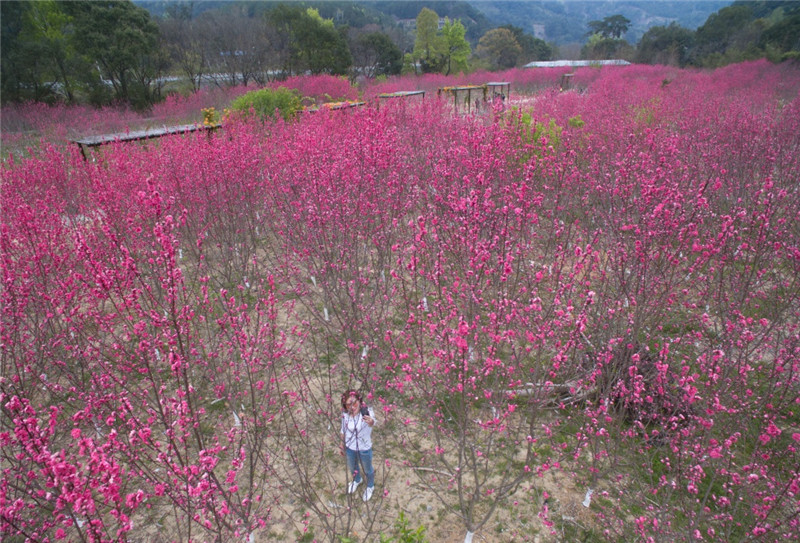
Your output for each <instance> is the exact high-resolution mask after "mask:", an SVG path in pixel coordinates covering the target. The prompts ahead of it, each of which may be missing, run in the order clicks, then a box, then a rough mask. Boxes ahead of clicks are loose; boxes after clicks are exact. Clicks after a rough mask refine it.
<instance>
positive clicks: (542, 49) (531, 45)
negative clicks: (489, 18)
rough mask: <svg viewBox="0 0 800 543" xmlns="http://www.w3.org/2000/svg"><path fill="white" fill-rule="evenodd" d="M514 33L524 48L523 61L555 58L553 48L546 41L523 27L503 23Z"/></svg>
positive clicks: (504, 26)
mask: <svg viewBox="0 0 800 543" xmlns="http://www.w3.org/2000/svg"><path fill="white" fill-rule="evenodd" d="M498 28H505V29H506V30H508V31H509V32H511V33H512V34H513V35H514V39H515V40H517V43H518V44H519V46H520V47H521V48H522V61H523V62H533V61H536V60H550V59H552V58H553V48H552V47H551V46H550V45H548V44H547V42H546V41H544V40H540V39H539V38H535V37H533V36H531V35H530V34H526V33H525V32H524V31H523V30H522V28H520V27H518V26H514V25H502V26H499V27H498Z"/></svg>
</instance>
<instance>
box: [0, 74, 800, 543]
mask: <svg viewBox="0 0 800 543" xmlns="http://www.w3.org/2000/svg"><path fill="white" fill-rule="evenodd" d="M591 78H592V81H591V83H590V84H588V90H587V92H585V93H583V94H578V93H574V92H565V93H556V92H552V93H545V94H542V95H540V96H539V97H538V98H537V101H536V105H535V108H534V109H533V111H532V112H531V116H532V117H533V119H534V121H533V122H531V120H530V119H529V118H528V117H525V116H523V115H521V112H516V111H513V110H508V111H505V112H503V111H500V110H496V111H494V112H493V113H491V114H487V115H484V116H480V117H464V116H458V115H454V114H453V113H452V112H451V111H449V109H448V105H447V104H445V103H441V102H438V101H437V100H435V99H431V100H425V101H422V102H420V103H416V104H412V103H408V104H403V103H395V104H394V105H392V104H386V105H385V106H382V107H381V108H380V109H378V108H372V107H365V108H361V109H358V110H348V111H344V112H326V113H319V114H316V115H314V116H313V117H311V116H309V117H306V118H302V119H300V120H298V121H296V122H294V123H284V122H282V121H274V122H269V123H266V124H261V123H256V122H253V123H249V122H245V121H242V122H239V123H236V124H231V125H228V126H226V127H225V128H224V129H223V130H222V131H220V132H218V133H215V134H212V135H202V136H200V137H174V138H167V139H163V140H162V141H160V142H159V143H158V144H156V145H148V146H136V145H127V146H125V145H116V146H111V147H108V148H106V149H104V150H102V151H100V152H99V153H98V154H97V155H96V156H95V158H96V160H95V161H92V162H85V161H83V159H82V158H81V157H80V155H79V154H78V153H77V152H75V150H71V151H64V150H62V149H59V148H57V147H51V146H46V145H45V146H43V147H42V148H41V149H40V150H39V151H38V152H37V153H36V154H35V156H32V157H31V158H27V159H24V160H20V159H9V160H8V161H7V162H6V163H4V165H3V168H2V173H3V180H2V184H3V187H2V188H3V190H2V209H3V215H2V230H1V231H0V236H1V237H0V242H1V243H2V272H3V288H2V291H1V292H0V296H2V298H1V299H2V305H3V313H2V315H3V316H2V328H1V329H0V349H2V350H1V351H0V355H1V356H2V359H1V360H0V363H1V364H2V376H1V377H0V408H2V418H1V419H0V425H1V426H0V444H2V453H0V454H2V463H1V464H0V469H2V482H0V523H1V524H0V534H2V536H3V537H4V538H6V537H8V538H11V539H12V540H13V539H14V538H18V539H20V540H25V539H28V540H31V541H54V540H59V539H65V540H87V541H113V540H125V539H127V538H129V537H131V538H132V537H134V536H135V537H136V538H142V537H145V538H151V539H153V540H155V539H159V538H160V539H162V540H181V541H188V540H197V541H204V540H220V541H227V540H243V541H258V540H268V539H269V538H270V537H279V536H283V537H292V535H291V534H295V535H297V536H298V537H300V534H301V533H310V534H313V537H315V538H317V539H319V540H327V541H336V540H337V538H338V537H340V536H346V537H351V538H355V537H357V538H360V540H373V539H375V538H377V536H378V534H389V533H391V532H392V530H393V528H392V525H393V522H394V520H395V517H396V515H395V514H394V513H393V511H394V510H393V509H392V507H390V506H391V505H392V504H395V503H398V502H399V503H403V497H402V496H398V495H396V494H397V493H398V492H399V491H397V492H396V491H395V489H398V488H400V487H401V485H398V484H397V483H398V482H405V481H406V480H409V481H411V480H414V481H415V483H414V484H415V485H420V486H421V487H424V488H425V489H427V491H428V492H430V493H431V495H435V496H436V497H437V498H438V500H439V503H440V506H441V509H442V511H444V512H446V513H447V514H448V515H449V516H451V517H452V518H453V519H458V521H459V522H460V524H461V525H462V527H463V530H464V531H465V532H466V533H467V537H468V538H470V537H471V534H473V533H483V534H487V536H488V530H487V528H486V526H487V523H488V522H489V521H490V520H491V519H492V518H494V516H495V515H496V513H497V512H498V511H499V510H501V509H509V508H510V509H512V510H513V509H514V508H515V507H517V508H521V509H524V510H531V509H533V510H535V511H537V512H540V514H541V517H542V519H543V522H544V524H543V525H542V526H547V525H551V524H552V522H554V521H558V519H556V518H549V517H548V514H547V508H548V506H547V504H546V503H544V502H542V501H540V500H539V495H540V494H539V493H537V492H532V491H531V490H530V489H531V488H534V489H535V488H537V487H538V488H541V481H542V480H543V479H542V477H544V476H545V474H546V473H547V472H549V471H553V470H558V471H559V472H563V474H565V475H566V476H568V477H570V478H571V480H572V484H573V485H574V486H575V487H576V488H578V489H579V492H581V495H583V492H584V491H588V490H589V489H591V490H592V493H593V494H589V493H587V502H586V504H587V505H590V504H591V511H592V512H593V514H594V515H593V519H592V524H591V525H590V526H588V527H586V529H587V530H591V531H592V532H593V533H594V534H595V535H596V536H597V537H599V538H605V539H608V540H643V541H699V540H712V541H734V540H777V539H781V538H787V539H792V538H796V537H797V536H798V535H800V517H798V515H799V514H800V497H799V494H798V493H800V472H798V467H797V466H798V465H800V454H798V447H800V427H799V426H800V380H799V379H800V377H799V375H800V331H798V324H799V321H798V318H799V317H800V314H799V313H800V309H798V308H800V300H798V297H800V285H798V283H797V281H798V279H797V278H798V277H800V231H799V230H798V227H797V225H798V224H800V222H799V221H800V201H799V200H798V189H797V179H798V178H800V160H798V158H797V157H798V156H800V152H798V151H800V137H798V134H800V101H798V98H797V96H798V94H797V93H798V89H800V74H798V73H797V71H796V70H794V69H793V68H790V67H786V66H782V67H776V66H771V65H767V64H762V63H753V64H746V65H739V66H734V67H729V68H726V69H724V70H718V71H716V72H713V73H700V72H688V71H679V70H667V69H665V68H657V67H655V68H654V67H646V68H645V67H630V68H624V69H613V70H608V71H605V70H604V71H601V72H599V73H598V74H592V76H591ZM551 120H552V123H550V121H551ZM537 121H538V122H540V123H541V124H539V125H537V124H536V123H537ZM537 126H538V128H537ZM544 127H549V128H544ZM346 388H357V389H360V390H362V391H363V392H364V393H365V394H367V396H368V398H369V399H368V402H369V403H370V404H371V405H372V406H374V407H375V409H376V411H377V412H378V413H379V418H380V419H381V421H382V428H380V433H379V434H377V433H376V436H378V435H379V436H380V437H379V439H376V458H377V460H378V462H377V486H378V492H377V493H376V495H375V497H374V498H373V500H372V501H371V502H369V503H367V504H363V503H361V502H360V500H357V501H353V500H352V498H351V497H350V496H348V495H346V494H345V492H344V488H345V480H346V473H345V467H344V461H343V459H342V458H340V457H339V456H338V421H339V414H340V406H339V403H338V395H339V394H340V393H341V391H343V390H344V389H346ZM590 496H594V498H592V499H591V500H589V497H590ZM412 520H414V521H416V522H423V520H424V519H412ZM510 529H512V530H513V531H514V532H515V533H516V535H517V537H519V538H520V539H525V538H532V537H533V535H534V531H535V529H534V528H531V527H530V525H527V527H526V525H523V524H516V525H513V526H511V528H510ZM156 530H157V532H156Z"/></svg>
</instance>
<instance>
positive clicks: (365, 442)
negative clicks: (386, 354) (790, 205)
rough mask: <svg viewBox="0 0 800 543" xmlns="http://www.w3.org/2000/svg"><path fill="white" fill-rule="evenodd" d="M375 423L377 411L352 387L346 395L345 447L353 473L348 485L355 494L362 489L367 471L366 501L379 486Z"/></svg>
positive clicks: (343, 432)
mask: <svg viewBox="0 0 800 543" xmlns="http://www.w3.org/2000/svg"><path fill="white" fill-rule="evenodd" d="M374 425H375V412H374V411H373V410H372V408H370V407H367V406H366V405H364V402H363V400H362V398H361V395H360V394H359V393H358V392H356V391H355V390H348V391H347V392H345V393H344V394H342V430H341V431H342V450H343V451H344V453H345V454H346V455H347V471H348V473H350V474H352V476H353V479H352V481H350V484H348V485H347V493H348V494H353V493H354V492H355V491H356V489H358V486H359V485H360V484H361V483H362V482H363V481H364V479H363V477H362V473H363V474H364V475H365V476H366V478H367V489H366V490H364V494H363V495H362V497H363V499H364V501H365V502H366V501H369V499H370V498H371V497H372V492H373V491H374V489H375V469H374V468H373V467H372V427H373V426H374ZM359 468H360V469H359ZM362 470H363V471H362Z"/></svg>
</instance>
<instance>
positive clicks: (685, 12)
mask: <svg viewBox="0 0 800 543" xmlns="http://www.w3.org/2000/svg"><path fill="white" fill-rule="evenodd" d="M134 3H135V4H137V5H139V6H141V7H143V8H145V9H147V10H148V11H149V12H150V13H151V14H152V15H155V16H158V17H163V16H184V17H186V16H189V17H197V16H198V15H200V14H201V13H203V12H205V11H210V10H221V11H234V12H238V13H240V14H243V15H246V16H250V17H254V16H259V15H261V14H263V13H264V12H265V11H267V10H269V9H271V8H273V7H274V6H275V5H277V4H279V3H281V2H280V1H276V0H267V1H252V0H227V1H225V0H195V1H188V0H134ZM283 3H292V4H302V5H306V6H311V7H314V8H317V9H318V10H319V12H320V15H322V16H323V17H326V18H332V19H334V20H335V21H336V23H337V24H347V25H349V26H351V27H356V28H359V27H362V26H364V25H367V24H377V25H379V26H382V27H387V26H393V25H394V24H395V23H396V22H397V21H398V20H400V21H402V20H410V19H415V18H416V17H417V15H418V14H419V12H420V10H421V9H422V8H424V7H427V8H430V9H432V10H434V11H436V13H437V14H439V16H440V17H449V18H450V19H460V20H461V22H462V23H463V24H464V27H465V28H466V30H467V35H466V38H467V40H469V41H470V42H472V44H473V45H474V44H476V43H477V42H478V39H480V37H481V36H482V35H483V34H484V33H485V32H486V31H487V30H490V29H492V28H495V27H497V26H499V25H503V24H513V25H514V26H518V27H521V28H522V29H523V30H524V31H525V32H527V33H529V34H532V35H534V36H536V37H538V38H541V39H544V40H545V41H548V42H551V43H555V44H557V45H564V44H567V43H583V42H584V41H585V39H586V32H587V30H588V28H587V23H588V22H589V21H595V20H602V19H603V18H605V17H608V16H610V15H616V14H621V15H624V16H625V17H627V18H628V19H630V21H631V27H630V30H629V31H628V33H627V34H626V35H625V36H623V38H625V39H626V40H627V41H628V42H630V43H631V44H636V42H638V41H639V38H641V37H642V34H644V33H645V32H646V31H647V29H649V28H650V27H652V26H659V25H661V26H666V25H668V24H669V23H671V22H673V21H675V22H677V23H678V24H679V25H681V26H683V27H685V28H689V29H691V30H695V29H696V28H697V27H698V26H700V25H702V24H703V23H705V22H706V19H708V16H709V15H711V14H712V13H715V12H717V11H719V10H720V9H721V8H723V7H725V6H729V5H731V3H732V2H731V1H721V0H703V1H700V2H692V1H688V0H649V1H648V0H639V1H619V0H594V1H591V0H559V1H555V0H551V1H519V0H518V1H503V0H499V1H498V0H472V1H460V0H447V1H445V0H434V1H420V0H411V1H400V0H364V1H361V2H347V1H330V0H328V1H322V2H320V1H309V2H296V1H293V0H291V1H284V2H283Z"/></svg>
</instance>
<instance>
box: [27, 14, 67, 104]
mask: <svg viewBox="0 0 800 543" xmlns="http://www.w3.org/2000/svg"><path fill="white" fill-rule="evenodd" d="M71 22H72V20H71V17H69V16H68V15H67V14H65V13H64V12H63V11H62V10H61V8H60V6H59V5H58V4H57V3H56V2H55V1H54V0H43V1H40V2H30V3H29V4H28V9H27V10H26V12H25V18H24V35H23V36H22V37H21V38H22V40H23V41H24V42H26V45H27V46H28V47H29V48H31V49H36V50H38V51H40V53H39V54H40V55H41V57H40V62H42V63H43V64H44V69H43V71H42V74H43V75H44V76H45V77H47V78H48V80H49V81H53V82H57V83H58V84H59V86H60V88H61V89H62V90H63V94H64V96H65V97H66V98H67V100H68V101H70V102H72V101H74V99H75V93H74V90H73V74H72V70H71V66H70V64H71V63H72V60H73V59H74V58H75V52H74V50H73V48H72V44H71V43H70V40H69V36H68V35H67V34H65V33H64V31H65V29H66V28H68V25H69V24H70V23H71Z"/></svg>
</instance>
